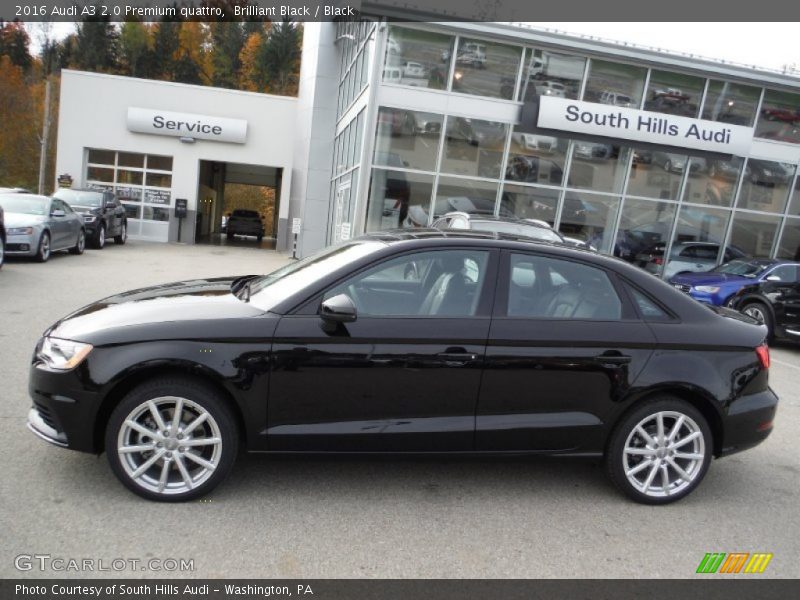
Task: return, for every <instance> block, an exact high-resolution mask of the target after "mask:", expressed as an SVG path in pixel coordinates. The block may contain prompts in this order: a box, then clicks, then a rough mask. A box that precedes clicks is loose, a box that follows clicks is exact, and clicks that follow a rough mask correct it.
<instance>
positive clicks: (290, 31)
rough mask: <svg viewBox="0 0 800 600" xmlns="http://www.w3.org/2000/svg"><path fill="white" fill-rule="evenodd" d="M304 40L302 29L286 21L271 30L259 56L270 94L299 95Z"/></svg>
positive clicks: (276, 24)
mask: <svg viewBox="0 0 800 600" xmlns="http://www.w3.org/2000/svg"><path fill="white" fill-rule="evenodd" d="M302 39H303V35H302V30H301V29H300V27H299V26H297V25H295V24H294V23H290V22H289V21H286V20H284V21H282V22H280V23H275V24H274V25H273V26H272V28H271V29H270V31H269V34H268V35H267V38H266V41H265V42H264V44H263V46H262V47H261V52H260V56H259V60H260V62H261V63H262V64H263V65H264V70H265V71H266V76H267V84H268V86H269V87H268V91H269V92H270V93H272V94H283V95H296V94H297V81H298V78H299V74H300V44H301V42H302Z"/></svg>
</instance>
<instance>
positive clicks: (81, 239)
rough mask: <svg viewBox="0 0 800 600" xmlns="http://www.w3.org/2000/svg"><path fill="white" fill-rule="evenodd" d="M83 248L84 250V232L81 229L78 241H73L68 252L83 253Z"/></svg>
mask: <svg viewBox="0 0 800 600" xmlns="http://www.w3.org/2000/svg"><path fill="white" fill-rule="evenodd" d="M84 250H86V232H85V231H84V230H83V229H81V232H80V233H79V234H78V241H77V242H75V245H74V246H73V247H72V248H70V249H69V253H70V254H83V251H84Z"/></svg>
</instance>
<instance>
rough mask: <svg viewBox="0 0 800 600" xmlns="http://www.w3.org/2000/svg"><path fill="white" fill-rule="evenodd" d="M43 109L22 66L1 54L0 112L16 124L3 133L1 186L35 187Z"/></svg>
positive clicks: (0, 155) (0, 160)
mask: <svg viewBox="0 0 800 600" xmlns="http://www.w3.org/2000/svg"><path fill="white" fill-rule="evenodd" d="M40 109H41V105H40V104H37V102H36V98H35V94H34V86H32V85H29V84H28V82H27V81H26V79H25V71H24V70H23V68H22V67H21V66H18V65H15V64H14V63H13V62H12V61H11V58H10V57H9V56H8V55H3V56H0V115H3V121H4V122H5V123H6V124H13V125H11V126H8V127H4V128H3V135H0V186H23V187H27V188H30V189H36V185H37V181H38V167H39V132H38V129H39V127H40V125H41V118H40V115H41V110H40Z"/></svg>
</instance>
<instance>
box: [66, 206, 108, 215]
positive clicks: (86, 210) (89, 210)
mask: <svg viewBox="0 0 800 600" xmlns="http://www.w3.org/2000/svg"><path fill="white" fill-rule="evenodd" d="M70 207H71V208H72V210H74V211H75V212H76V213H79V214H93V215H99V214H100V213H101V212H103V211H102V209H101V208H100V207H99V206H81V205H80V204H70Z"/></svg>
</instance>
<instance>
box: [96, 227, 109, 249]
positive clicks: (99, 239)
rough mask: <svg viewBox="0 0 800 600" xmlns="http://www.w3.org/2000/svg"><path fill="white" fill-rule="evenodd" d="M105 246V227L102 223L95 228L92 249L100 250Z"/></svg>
mask: <svg viewBox="0 0 800 600" xmlns="http://www.w3.org/2000/svg"><path fill="white" fill-rule="evenodd" d="M105 246H106V226H105V225H103V224H102V223H101V224H100V226H99V227H98V228H97V233H96V234H95V236H94V247H95V248H97V249H98V250H102V249H103V248H105Z"/></svg>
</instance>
